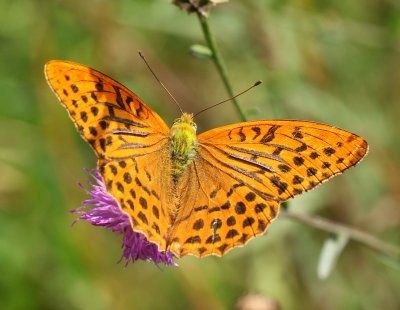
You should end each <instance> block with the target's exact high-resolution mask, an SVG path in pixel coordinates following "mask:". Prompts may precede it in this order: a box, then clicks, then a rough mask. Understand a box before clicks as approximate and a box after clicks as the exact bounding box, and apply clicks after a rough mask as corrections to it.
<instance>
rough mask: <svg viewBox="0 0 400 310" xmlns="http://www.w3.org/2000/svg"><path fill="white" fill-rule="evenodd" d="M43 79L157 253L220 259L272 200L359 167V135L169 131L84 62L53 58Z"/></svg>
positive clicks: (266, 215) (181, 122) (243, 126)
mask: <svg viewBox="0 0 400 310" xmlns="http://www.w3.org/2000/svg"><path fill="white" fill-rule="evenodd" d="M45 75H46V79H47V81H48V83H49V85H50V87H51V88H52V89H53V91H54V92H55V94H56V95H57V97H58V99H59V100H60V101H61V103H62V105H63V106H64V107H65V108H66V109H67V110H68V113H69V116H70V117H71V119H72V121H73V122H74V124H75V126H76V128H77V129H78V131H79V133H80V135H81V136H82V137H83V139H85V140H86V141H87V142H88V143H89V144H90V145H91V147H92V148H93V150H94V151H95V153H96V155H97V157H98V169H99V171H100V174H101V176H102V177H103V180H104V183H105V184H106V188H107V191H108V192H109V193H110V194H111V195H112V196H113V197H114V198H115V199H116V201H117V202H118V205H119V207H120V209H121V211H122V212H124V213H125V214H127V215H128V216H129V218H130V221H131V225H132V228H133V230H134V231H136V232H141V233H143V234H144V235H145V236H146V237H147V239H148V240H149V241H151V242H154V243H155V244H157V245H158V247H159V250H160V251H172V252H173V253H174V254H175V255H177V256H178V257H182V256H184V255H187V254H192V255H195V256H199V257H200V256H206V255H210V254H214V255H217V256H222V255H224V254H225V253H226V252H228V251H229V250H231V249H232V248H234V247H238V246H243V245H244V244H246V243H247V242H248V241H249V240H250V239H252V238H254V237H256V236H258V235H262V234H263V233H264V232H265V231H266V229H267V227H268V226H269V224H270V223H271V221H272V220H273V219H274V218H276V217H277V215H278V212H279V205H280V204H281V203H282V202H284V201H286V200H288V199H290V198H293V197H294V196H297V195H300V194H301V193H303V192H306V191H308V190H311V189H313V188H314V187H316V186H317V185H319V184H321V183H322V182H325V181H326V180H329V179H330V178H332V177H333V176H335V175H338V174H340V173H342V172H343V171H345V170H346V169H348V168H350V167H352V166H354V165H355V164H357V163H358V162H359V161H360V160H361V159H362V158H363V157H364V156H365V155H366V154H367V152H368V144H367V142H366V141H365V140H364V139H363V138H361V137H359V136H357V135H355V134H352V133H350V132H347V131H345V130H342V129H339V128H336V127H333V126H329V125H325V124H320V123H315V122H310V121H300V120H262V121H248V122H242V123H237V124H232V125H227V126H223V127H219V128H215V129H212V130H209V131H206V132H204V133H201V134H199V135H196V129H197V128H196V124H195V123H194V120H193V115H192V114H188V113H183V114H182V116H181V117H179V118H177V119H176V120H175V122H174V123H173V125H172V127H171V128H169V127H168V126H167V125H166V124H165V122H164V121H163V120H162V119H161V117H160V116H159V115H158V114H157V113H156V112H154V111H153V110H152V109H151V108H150V107H149V106H148V105H147V104H145V103H144V102H143V100H142V99H140V98H139V97H138V96H137V95H136V94H135V93H133V92H132V91H130V90H129V89H128V88H126V87H125V86H123V85H122V84H120V83H119V82H117V81H115V80H113V79H112V78H110V77H108V76H107V75H105V74H103V73H101V72H99V71H96V70H94V69H91V68H89V67H87V66H84V65H81V64H78V63H74V62H68V61H59V60H52V61H49V62H48V63H47V64H46V66H45Z"/></svg>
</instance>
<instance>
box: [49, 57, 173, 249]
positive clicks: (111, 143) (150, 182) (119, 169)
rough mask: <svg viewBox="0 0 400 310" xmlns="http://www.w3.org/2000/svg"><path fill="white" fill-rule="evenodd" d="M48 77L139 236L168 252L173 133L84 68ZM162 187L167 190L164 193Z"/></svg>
mask: <svg viewBox="0 0 400 310" xmlns="http://www.w3.org/2000/svg"><path fill="white" fill-rule="evenodd" d="M45 75H46V78H47V81H48V83H49V85H50V87H51V88H52V89H53V91H54V92H55V94H56V95H57V97H58V98H59V100H60V101H61V103H62V104H63V106H64V107H65V108H66V109H67V110H68V113H69V115H70V117H71V119H72V121H73V122H74V124H75V126H76V128H77V129H78V131H79V133H80V134H81V136H82V137H83V138H84V139H85V140H86V141H87V142H88V143H89V144H90V145H91V146H92V148H93V149H94V151H95V152H96V154H97V156H98V167H99V169H100V173H101V175H102V176H103V179H104V182H105V184H106V187H107V190H108V192H110V193H111V194H112V195H113V196H114V198H116V200H117V201H118V203H119V206H120V207H121V209H122V211H123V212H126V213H127V214H128V215H130V218H131V221H132V224H133V227H134V229H135V230H136V231H141V232H143V233H145V234H146V236H147V237H148V239H149V240H151V241H155V242H156V243H158V244H159V246H160V247H161V248H165V240H164V237H163V236H164V235H165V233H166V229H167V226H168V225H169V224H168V223H167V220H168V217H167V216H164V217H163V216H162V215H161V214H164V213H165V212H166V210H164V206H166V205H168V202H167V201H168V195H167V194H166V193H167V192H168V188H169V186H170V184H169V181H168V180H169V179H170V178H166V177H165V176H166V175H168V173H169V171H168V167H170V160H169V155H168V147H169V144H168V132H169V129H168V127H167V125H166V124H165V123H164V121H163V120H162V119H161V118H160V117H159V116H158V115H157V114H156V113H155V112H154V111H152V110H151V109H150V108H149V107H148V106H147V105H146V104H145V103H144V102H143V101H142V100H141V99H140V98H139V97H138V96H137V95H136V94H134V93H133V92H131V91H130V90H129V89H127V88H126V87H125V86H123V85H121V84H120V83H118V82H117V81H115V80H113V79H112V78H110V77H108V76H106V75H105V74H103V73H101V72H98V71H96V70H94V69H91V68H88V67H86V66H84V65H81V64H77V63H73V62H66V61H58V60H53V61H50V62H48V63H47V64H46V66H45ZM161 184H163V188H161Z"/></svg>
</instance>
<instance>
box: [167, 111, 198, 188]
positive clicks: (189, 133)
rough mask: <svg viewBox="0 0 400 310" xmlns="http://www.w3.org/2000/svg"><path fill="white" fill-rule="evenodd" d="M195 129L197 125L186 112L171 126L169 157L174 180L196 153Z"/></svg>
mask: <svg viewBox="0 0 400 310" xmlns="http://www.w3.org/2000/svg"><path fill="white" fill-rule="evenodd" d="M196 129H197V126H196V124H195V123H194V122H193V115H192V114H188V113H183V114H182V116H181V117H179V118H177V119H176V120H175V122H174V124H173V125H172V127H171V133H170V138H171V146H172V148H171V151H172V154H171V158H172V174H173V176H174V180H177V179H178V178H179V176H181V175H182V173H183V172H184V171H185V169H186V167H187V166H188V165H189V164H190V163H191V161H192V160H193V158H194V156H195V155H196V148H197V137H196Z"/></svg>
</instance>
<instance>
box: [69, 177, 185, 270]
mask: <svg viewBox="0 0 400 310" xmlns="http://www.w3.org/2000/svg"><path fill="white" fill-rule="evenodd" d="M88 173H89V175H90V176H91V177H93V179H94V183H93V182H90V181H88V188H85V187H84V186H82V185H80V186H81V187H82V188H83V189H84V190H85V191H86V193H87V194H88V195H89V196H90V198H89V199H87V200H85V201H83V203H82V206H81V207H80V208H78V209H74V210H71V213H76V214H79V217H78V218H77V219H76V220H75V222H77V221H79V220H84V221H87V222H89V223H91V224H92V225H94V226H100V227H105V228H108V229H110V230H111V231H112V232H116V233H120V234H123V242H122V248H123V253H122V256H121V260H123V259H125V266H127V265H128V264H129V263H130V262H135V261H137V260H146V261H151V262H153V263H155V264H156V265H158V264H160V263H163V264H166V265H171V266H177V264H176V263H175V262H174V260H173V254H172V252H160V251H159V250H158V247H157V245H156V244H154V243H152V242H149V241H148V240H147V238H146V236H145V235H144V234H142V233H139V232H135V231H134V230H133V228H132V225H131V222H130V220H129V217H128V215H126V214H125V213H123V212H122V211H121V209H120V208H119V206H118V204H117V201H116V200H115V199H114V197H113V196H112V195H111V194H109V193H108V192H107V191H106V187H105V184H104V182H103V178H102V177H101V175H100V173H99V172H98V171H97V170H95V171H88ZM75 222H74V223H75ZM121 260H120V261H121Z"/></svg>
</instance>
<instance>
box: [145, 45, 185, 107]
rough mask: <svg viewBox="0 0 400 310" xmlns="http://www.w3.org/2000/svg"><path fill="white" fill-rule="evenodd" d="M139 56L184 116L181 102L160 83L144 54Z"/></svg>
mask: <svg viewBox="0 0 400 310" xmlns="http://www.w3.org/2000/svg"><path fill="white" fill-rule="evenodd" d="M139 56H140V58H142V59H143V61H144V63H145V64H146V66H147V68H148V69H149V70H150V72H151V73H152V74H153V76H154V78H155V79H156V80H157V81H158V83H160V85H161V86H162V88H164V90H165V91H166V92H167V93H168V95H169V96H170V97H171V98H172V100H173V101H174V102H175V104H176V105H177V106H178V108H179V110H180V111H181V113H182V114H183V110H182V108H181V105H180V104H179V102H178V101H177V100H176V99H175V97H174V96H173V95H172V94H171V93H170V91H169V90H168V89H167V87H165V85H164V83H163V82H161V81H160V79H159V78H158V77H157V75H156V74H155V73H154V71H153V69H151V67H150V65H149V63H148V62H147V60H146V58H145V57H144V54H143V53H142V52H141V51H139Z"/></svg>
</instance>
